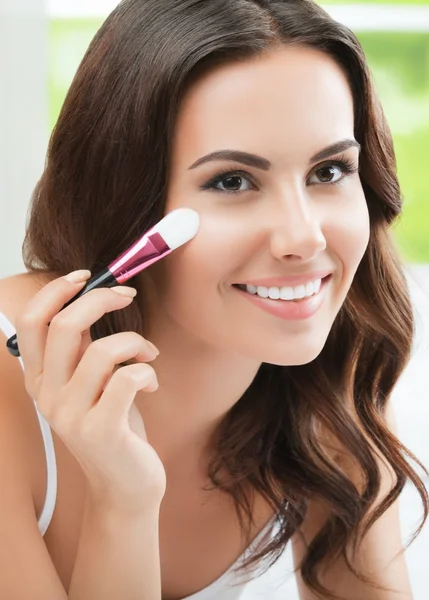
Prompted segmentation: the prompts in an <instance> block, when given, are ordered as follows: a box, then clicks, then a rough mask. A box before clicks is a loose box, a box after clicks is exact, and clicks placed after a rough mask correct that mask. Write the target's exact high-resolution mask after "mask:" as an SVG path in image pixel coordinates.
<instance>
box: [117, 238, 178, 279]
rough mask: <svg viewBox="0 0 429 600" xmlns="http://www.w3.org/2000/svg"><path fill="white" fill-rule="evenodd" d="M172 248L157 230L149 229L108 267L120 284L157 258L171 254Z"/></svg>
mask: <svg viewBox="0 0 429 600" xmlns="http://www.w3.org/2000/svg"><path fill="white" fill-rule="evenodd" d="M170 252H172V250H171V248H169V246H167V244H166V243H165V241H164V239H163V238H162V237H161V235H160V234H159V233H157V232H154V233H152V234H151V233H150V231H148V232H147V233H146V234H145V235H144V236H143V237H142V238H140V239H139V240H138V241H137V242H136V243H135V244H134V245H133V246H131V248H129V249H128V250H127V251H126V252H124V253H123V254H121V256H119V257H118V258H117V259H116V260H115V261H114V262H112V263H111V264H110V265H109V266H108V269H109V271H110V272H111V273H112V275H113V276H114V277H115V279H116V281H117V282H118V283H119V284H123V283H125V282H126V281H128V279H132V278H133V277H135V276H136V275H137V274H138V273H140V271H143V269H146V268H147V267H150V265H152V264H153V263H155V262H156V261H157V260H159V259H160V258H162V257H163V256H166V255H167V254H170Z"/></svg>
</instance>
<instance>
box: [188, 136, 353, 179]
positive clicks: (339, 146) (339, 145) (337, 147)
mask: <svg viewBox="0 0 429 600" xmlns="http://www.w3.org/2000/svg"><path fill="white" fill-rule="evenodd" d="M349 148H358V149H359V152H360V150H361V145H360V144H359V143H358V142H357V141H356V140H350V139H345V140H340V141H339V142H335V143H334V144H331V145H329V146H327V147H326V148H323V150H320V151H319V152H317V153H316V154H314V156H312V157H311V158H310V163H309V164H310V165H311V164H313V163H315V162H317V161H318V160H323V159H324V158H329V157H330V156H332V155H333V154H338V153H339V152H344V151H345V150H348V149H349ZM213 160H229V161H234V162H239V163H243V164H244V165H248V166H249V167H256V168H257V169H262V170H263V171H269V170H270V167H271V163H270V161H269V160H267V159H266V158H263V157H262V156H257V155H256V154H249V153H248V152H242V151H240V150H216V151H215V152H210V154H206V155H205V156H202V157H201V158H199V159H198V160H196V161H195V162H194V163H193V164H192V165H191V166H190V167H189V169H188V170H191V169H195V168H196V167H199V166H200V165H203V164H204V163H207V162H210V161H213Z"/></svg>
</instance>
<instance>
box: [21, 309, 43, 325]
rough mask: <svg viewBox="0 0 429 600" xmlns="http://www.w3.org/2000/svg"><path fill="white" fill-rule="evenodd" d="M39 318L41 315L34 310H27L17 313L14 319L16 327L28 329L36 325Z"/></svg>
mask: <svg viewBox="0 0 429 600" xmlns="http://www.w3.org/2000/svg"><path fill="white" fill-rule="evenodd" d="M40 320H41V315H39V313H37V312H36V311H34V310H27V311H25V312H22V313H21V314H19V315H18V317H17V319H16V328H17V329H21V328H25V329H29V328H30V327H34V326H35V325H38V324H39V322H40Z"/></svg>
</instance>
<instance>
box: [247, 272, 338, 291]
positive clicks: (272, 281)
mask: <svg viewBox="0 0 429 600" xmlns="http://www.w3.org/2000/svg"><path fill="white" fill-rule="evenodd" d="M331 274H332V271H314V272H313V273H306V274H303V275H295V276H291V277H265V278H261V279H247V280H246V281H245V282H240V285H254V286H255V287H258V286H264V287H271V286H273V287H274V286H275V287H279V288H281V287H284V286H292V287H294V286H297V285H303V284H306V283H309V282H310V281H315V280H316V279H324V278H325V277H327V276H328V275H331Z"/></svg>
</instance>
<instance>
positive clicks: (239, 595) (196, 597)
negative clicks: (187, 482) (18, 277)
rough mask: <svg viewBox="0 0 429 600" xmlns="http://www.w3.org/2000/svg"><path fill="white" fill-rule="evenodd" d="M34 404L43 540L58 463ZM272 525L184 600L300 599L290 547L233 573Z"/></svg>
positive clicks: (4, 324)
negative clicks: (251, 570) (42, 472)
mask: <svg viewBox="0 0 429 600" xmlns="http://www.w3.org/2000/svg"><path fill="white" fill-rule="evenodd" d="M0 330H1V331H3V333H4V334H5V336H6V337H7V338H9V337H11V336H12V335H14V334H15V328H14V327H13V325H12V323H11V322H10V321H9V320H8V319H7V317H6V316H5V315H4V314H3V313H1V312H0ZM18 360H19V362H20V364H21V367H22V369H23V370H24V362H23V360H22V358H21V357H19V358H18ZM33 403H34V407H35V409H36V414H37V417H38V419H39V423H40V429H41V431H42V437H43V443H44V446H45V454H46V468H47V489H46V498H45V504H44V507H43V510H42V513H41V515H40V516H39V519H38V524H39V529H40V533H41V534H42V536H43V535H45V533H46V530H47V529H48V527H49V524H50V522H51V519H52V515H53V513H54V509H55V502H56V498H57V465H56V461H55V449H54V443H53V439H52V433H51V428H50V427H49V424H48V422H47V421H46V419H45V418H44V417H43V416H42V415H41V414H40V413H39V411H38V410H37V406H36V403H35V402H34V400H33ZM273 521H274V529H273V534H274V533H275V531H276V530H277V528H278V523H277V521H276V519H273ZM273 521H270V522H269V523H267V525H266V526H265V527H264V529H263V530H262V531H260V533H259V534H258V535H257V537H256V538H255V539H254V540H253V542H252V543H251V544H250V546H249V547H248V548H247V549H246V550H245V552H244V553H243V554H242V555H241V556H240V558H238V560H237V561H236V562H235V563H234V564H233V565H232V566H231V567H230V568H229V569H228V570H227V571H225V573H223V575H221V576H220V577H219V578H218V579H216V581H214V582H213V583H211V584H210V585H209V586H207V587H206V588H204V589H203V590H200V591H199V592H196V593H195V594H192V595H191V596H187V597H186V598H183V599H182V600H267V598H269V599H270V600H298V599H299V595H298V589H297V585H296V579H295V576H294V572H293V558H292V551H291V546H290V543H289V544H288V545H287V547H286V549H285V551H284V552H283V554H282V556H281V557H280V558H279V559H278V561H277V562H276V563H275V564H274V565H273V566H272V567H270V568H269V569H268V570H267V571H266V573H263V574H262V575H259V576H258V569H257V570H256V571H255V574H254V575H253V579H251V580H250V578H251V576H252V575H250V574H249V575H247V576H245V575H238V574H235V573H233V569H235V568H236V567H237V565H238V564H239V563H241V562H242V561H244V559H245V558H248V556H249V555H250V553H251V551H252V549H253V548H254V547H255V546H256V545H257V543H258V542H259V540H260V539H261V538H262V537H263V536H264V535H265V534H266V533H267V531H268V530H269V529H270V527H271V526H272V524H273ZM248 580H250V581H248Z"/></svg>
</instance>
